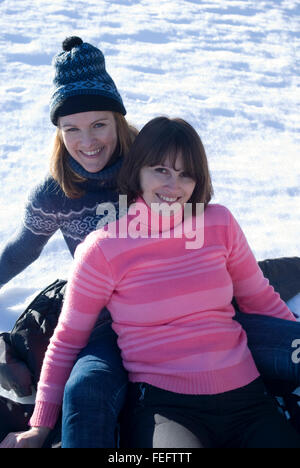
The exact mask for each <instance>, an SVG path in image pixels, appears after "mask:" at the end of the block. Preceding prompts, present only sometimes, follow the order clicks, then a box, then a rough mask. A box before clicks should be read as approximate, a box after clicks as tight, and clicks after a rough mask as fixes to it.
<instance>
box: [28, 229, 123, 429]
mask: <svg viewBox="0 0 300 468" xmlns="http://www.w3.org/2000/svg"><path fill="white" fill-rule="evenodd" d="M95 235H97V232H95V233H92V234H90V235H89V236H87V238H86V240H85V241H84V242H83V243H82V244H80V245H79V246H78V247H77V249H76V253H75V260H74V265H73V270H72V273H71V276H70V279H69V281H68V286H67V290H66V295H65V300H64V305H63V308H62V312H61V314H60V318H59V321H58V324H57V327H56V329H55V332H54V334H53V337H52V338H51V340H50V343H49V346H48V349H47V352H46V355H45V359H44V362H43V366H42V371H41V376H40V381H39V384H38V391H37V397H36V404H35V410H34V413H33V415H32V417H31V420H30V425H31V426H45V427H51V428H52V427H54V425H55V422H56V420H57V417H58V414H59V412H60V408H61V404H62V399H63V392H64V387H65V384H66V382H67V379H68V377H69V375H70V372H71V370H72V367H73V365H74V362H75V360H76V357H77V354H78V353H79V351H80V350H81V349H82V348H84V347H85V346H86V344H87V343H88V340H89V336H90V334H91V331H92V330H93V327H94V325H95V323H96V320H97V318H98V316H99V313H100V311H101V310H102V309H103V307H104V306H105V305H107V303H108V302H109V299H110V296H111V294H112V292H113V290H114V280H113V278H112V274H111V269H110V266H109V263H108V262H107V261H106V259H105V257H104V255H103V253H102V251H101V248H100V246H99V243H98V242H95V241H94V238H95Z"/></svg>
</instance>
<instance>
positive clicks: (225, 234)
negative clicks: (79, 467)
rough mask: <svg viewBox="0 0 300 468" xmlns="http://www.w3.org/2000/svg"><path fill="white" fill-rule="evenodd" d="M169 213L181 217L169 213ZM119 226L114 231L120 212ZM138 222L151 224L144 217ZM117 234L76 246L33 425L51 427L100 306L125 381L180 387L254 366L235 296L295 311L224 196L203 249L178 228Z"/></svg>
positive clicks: (214, 381)
mask: <svg viewBox="0 0 300 468" xmlns="http://www.w3.org/2000/svg"><path fill="white" fill-rule="evenodd" d="M145 206H146V205H145ZM147 212H148V214H149V216H150V210H149V209H148V208H147ZM146 218H147V217H146ZM178 219H179V218H178ZM180 219H181V218H180ZM130 220H131V218H130V217H128V220H127V225H128V224H129V222H130ZM140 221H141V219H140ZM173 222H174V224H175V225H178V222H179V221H178V220H177V219H176V216H175V217H174V220H173ZM123 225H124V223H123ZM116 226H117V232H118V229H119V228H120V221H118V222H117V223H116ZM177 227H178V226H177ZM139 228H140V232H142V231H144V233H146V232H148V229H149V223H148V220H147V219H145V220H142V221H141V222H140V225H139ZM175 228H176V226H175ZM120 237H122V236H120V235H119V238H113V236H112V235H111V234H109V233H107V232H106V233H105V232H104V231H103V230H98V231H95V232H93V233H91V234H90V235H89V236H88V237H87V238H86V240H85V241H84V242H83V243H82V244H81V245H80V246H79V247H78V248H77V251H76V255H75V262H74V266H73V272H72V275H71V278H70V280H69V282H68V287H67V293H66V297H65V302H64V305H63V309H62V313H61V316H60V319H59V323H58V325H57V328H56V330H55V333H54V335H53V337H52V339H51V342H50V344H49V347H48V350H47V353H46V356H45V360H44V364H43V368H42V372H41V378H40V382H39V385H38V392H37V397H36V405H35V410H34V413H33V416H32V418H31V420H30V424H31V426H46V427H53V426H54V424H55V422H56V419H57V416H58V413H59V411H60V408H61V402H62V397H63V391H64V386H65V383H66V381H67V379H68V376H69V374H70V371H71V369H72V366H73V364H74V361H75V359H76V356H77V354H78V352H79V351H80V350H81V349H82V348H83V347H84V346H85V345H86V344H87V342H88V339H89V335H90V333H91V330H92V328H93V326H94V324H95V322H96V320H97V318H98V315H99V311H101V309H102V308H103V307H104V306H107V308H108V309H109V310H110V312H111V315H112V318H113V328H114V330H115V332H116V333H117V335H118V344H119V347H120V349H121V351H122V358H123V363H124V366H125V368H126V369H127V371H128V373H129V379H130V381H132V382H147V383H150V384H152V385H154V386H157V387H160V388H163V389H166V390H170V391H173V392H178V393H185V394H217V393H221V392H226V391H229V390H233V389H235V388H238V387H241V386H244V385H247V384H248V383H250V382H251V381H253V380H254V379H255V378H257V377H258V375H259V373H258V370H257V368H256V366H255V363H254V361H253V358H252V356H251V353H250V351H249V349H248V347H247V338H246V334H245V332H244V331H243V329H242V327H241V325H240V324H239V323H238V322H236V321H235V320H233V316H234V308H233V306H232V304H231V301H232V297H233V295H234V296H235V297H236V299H237V301H238V304H239V306H240V309H241V310H242V311H243V312H247V313H258V314H265V315H271V316H274V317H279V318H282V319H287V320H295V319H294V316H293V315H292V313H291V312H290V311H289V309H288V308H287V307H286V305H285V304H284V302H283V301H282V300H281V299H280V297H279V295H278V294H277V293H275V292H274V290H273V288H272V287H271V286H270V285H269V282H268V280H266V279H265V278H264V277H263V275H262V272H261V270H260V269H259V267H258V265H257V262H256V260H255V258H254V256H253V254H252V252H251V250H250V248H249V246H248V244H247V241H246V239H245V236H244V234H243V232H242V231H241V228H240V227H239V225H238V223H237V222H236V220H235V219H234V217H233V216H232V214H231V213H230V211H229V210H228V209H226V208H225V207H223V206H221V205H209V206H208V207H207V208H206V210H205V212H204V243H203V246H202V247H201V248H197V249H187V248H186V237H185V236H182V237H181V238H162V235H160V236H156V237H153V236H152V237H151V238H149V236H148V238H146V237H139V238H136V239H134V238H132V237H127V238H120Z"/></svg>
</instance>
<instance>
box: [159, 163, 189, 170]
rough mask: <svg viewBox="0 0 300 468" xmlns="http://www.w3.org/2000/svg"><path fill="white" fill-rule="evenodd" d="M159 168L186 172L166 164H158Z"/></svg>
mask: <svg viewBox="0 0 300 468" xmlns="http://www.w3.org/2000/svg"><path fill="white" fill-rule="evenodd" d="M157 166H158V167H159V166H161V167H166V168H168V169H173V170H174V171H175V172H185V170H184V169H175V168H174V167H170V166H166V165H165V164H157Z"/></svg>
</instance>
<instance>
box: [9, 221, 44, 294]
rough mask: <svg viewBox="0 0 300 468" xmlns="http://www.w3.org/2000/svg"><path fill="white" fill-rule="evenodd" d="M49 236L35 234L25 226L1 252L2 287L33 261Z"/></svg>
mask: <svg viewBox="0 0 300 468" xmlns="http://www.w3.org/2000/svg"><path fill="white" fill-rule="evenodd" d="M49 238H50V236H49V237H48V236H43V235H37V234H34V233H32V232H31V231H30V230H29V229H26V227H25V226H23V227H22V228H21V229H20V231H19V232H18V234H17V235H16V236H15V237H14V238H13V239H12V240H11V241H10V242H8V243H7V244H6V246H5V247H4V249H3V251H2V252H1V253H0V287H1V286H3V285H4V284H6V283H8V281H10V280H11V279H12V278H14V277H15V276H17V275H18V274H19V273H21V272H22V271H23V270H25V268H27V267H28V266H29V265H31V263H33V262H34V261H35V260H36V259H37V258H38V257H39V256H40V254H41V252H42V250H43V248H44V246H45V245H46V243H47V242H48V240H49Z"/></svg>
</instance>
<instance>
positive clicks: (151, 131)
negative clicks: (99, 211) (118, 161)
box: [118, 117, 213, 213]
mask: <svg viewBox="0 0 300 468" xmlns="http://www.w3.org/2000/svg"><path fill="white" fill-rule="evenodd" d="M179 154H181V155H182V158H183V164H184V171H185V172H186V173H187V174H189V176H190V177H191V178H192V179H193V180H195V182H196V186H195V189H194V191H193V194H192V196H191V198H190V200H189V202H190V203H191V204H192V206H193V213H195V210H196V204H197V203H204V206H206V205H207V204H208V203H209V202H210V200H211V198H212V196H213V187H212V182H211V177H210V173H209V168H208V162H207V157H206V153H205V149H204V146H203V144H202V141H201V138H200V137H199V135H198V133H197V132H196V130H195V129H194V128H193V127H192V126H191V125H190V124H189V123H188V122H186V121H185V120H182V119H169V118H168V117H156V118H155V119H152V120H151V121H150V122H148V123H147V124H146V125H145V126H144V127H143V128H142V130H141V131H140V133H139V134H138V136H137V137H136V139H135V141H134V143H133V145H132V146H131V148H130V151H129V153H128V154H127V156H126V158H124V163H123V166H122V168H121V171H120V174H119V180H118V185H119V190H120V192H121V193H122V194H124V195H127V202H128V205H130V204H131V203H132V202H134V201H135V200H136V199H137V198H138V196H139V195H141V187H140V171H141V169H142V168H143V167H145V166H156V165H160V164H162V163H164V161H165V160H166V158H167V157H168V158H171V162H172V164H173V167H174V168H175V163H176V159H177V156H178V155H179Z"/></svg>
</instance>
